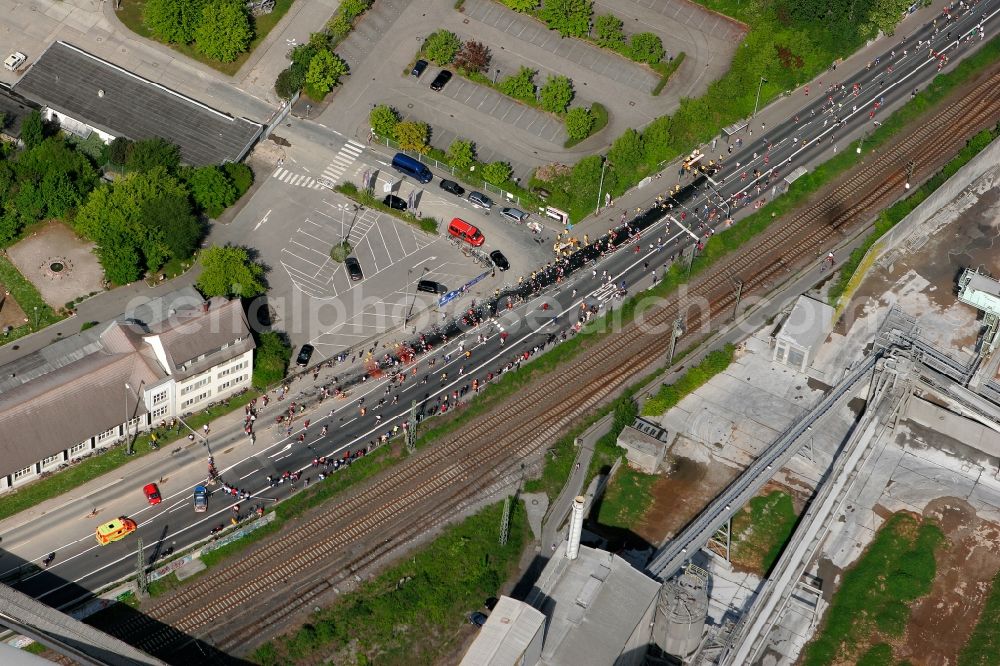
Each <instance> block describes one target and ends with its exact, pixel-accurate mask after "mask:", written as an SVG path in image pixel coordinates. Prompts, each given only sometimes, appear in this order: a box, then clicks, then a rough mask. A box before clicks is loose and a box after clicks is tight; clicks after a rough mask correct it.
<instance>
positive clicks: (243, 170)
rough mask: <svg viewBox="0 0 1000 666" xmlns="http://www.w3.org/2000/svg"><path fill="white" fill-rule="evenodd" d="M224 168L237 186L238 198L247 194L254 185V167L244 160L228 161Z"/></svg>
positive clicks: (234, 185)
mask: <svg viewBox="0 0 1000 666" xmlns="http://www.w3.org/2000/svg"><path fill="white" fill-rule="evenodd" d="M222 170H223V171H225V173H226V175H227V176H228V177H229V180H230V182H231V183H232V184H233V187H235V188H236V198H237V199H239V198H240V197H242V196H243V195H244V194H246V193H247V190H249V189H250V186H252V185H253V169H251V168H250V167H248V166H247V165H246V164H243V163H242V162H226V163H225V164H224V165H222Z"/></svg>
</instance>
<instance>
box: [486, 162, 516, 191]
mask: <svg viewBox="0 0 1000 666" xmlns="http://www.w3.org/2000/svg"><path fill="white" fill-rule="evenodd" d="M513 172H514V170H513V169H511V167H510V165H509V164H508V163H506V162H490V163H489V164H484V165H483V171H482V176H483V180H485V181H486V182H487V183H492V184H494V185H503V184H504V183H506V182H507V180H508V179H509V178H510V175H511V174H512V173H513Z"/></svg>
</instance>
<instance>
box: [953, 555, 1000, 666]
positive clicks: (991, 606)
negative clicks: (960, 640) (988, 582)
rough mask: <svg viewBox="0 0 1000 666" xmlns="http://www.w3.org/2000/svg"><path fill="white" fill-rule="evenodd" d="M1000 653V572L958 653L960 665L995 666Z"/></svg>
mask: <svg viewBox="0 0 1000 666" xmlns="http://www.w3.org/2000/svg"><path fill="white" fill-rule="evenodd" d="M997 655H1000V573H998V574H997V575H996V577H995V578H994V579H993V583H992V587H991V588H990V595H989V596H988V597H987V598H986V604H985V605H984V606H983V610H982V613H981V614H980V615H979V621H978V622H976V627H975V629H973V630H972V635H971V636H969V640H968V641H967V642H966V643H965V645H964V646H963V647H962V650H961V652H959V653H958V666H993V665H994V664H996V663H997Z"/></svg>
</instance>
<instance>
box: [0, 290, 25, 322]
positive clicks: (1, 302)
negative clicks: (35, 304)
mask: <svg viewBox="0 0 1000 666" xmlns="http://www.w3.org/2000/svg"><path fill="white" fill-rule="evenodd" d="M27 322H28V318H27V317H26V316H25V314H24V310H22V309H21V306H20V305H18V303H17V301H16V300H14V296H13V295H11V294H10V293H8V291H7V287H5V286H4V284H3V283H2V282H0V331H2V330H3V329H5V328H7V327H8V326H10V327H12V328H17V327H18V326H23V325H24V324H26V323H27Z"/></svg>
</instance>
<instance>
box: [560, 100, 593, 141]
mask: <svg viewBox="0 0 1000 666" xmlns="http://www.w3.org/2000/svg"><path fill="white" fill-rule="evenodd" d="M593 127H594V114H592V113H591V112H590V109H588V108H586V107H583V106H577V107H574V108H572V109H570V110H569V112H568V113H567V114H566V134H567V136H569V138H570V139H576V140H578V141H582V140H583V139H586V138H587V137H588V136H590V130H591V129H593Z"/></svg>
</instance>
